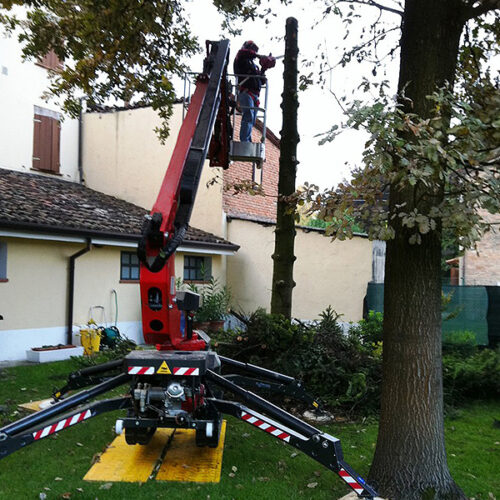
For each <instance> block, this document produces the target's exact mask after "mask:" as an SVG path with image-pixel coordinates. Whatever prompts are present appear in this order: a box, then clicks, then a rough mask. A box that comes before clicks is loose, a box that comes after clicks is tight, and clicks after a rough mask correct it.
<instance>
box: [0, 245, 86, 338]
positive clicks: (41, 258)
mask: <svg viewBox="0 0 500 500" xmlns="http://www.w3.org/2000/svg"><path fill="white" fill-rule="evenodd" d="M1 241H2V242H4V243H7V279H8V282H7V283H0V314H1V315H2V316H3V318H4V319H3V321H0V330H13V329H20V328H37V327H53V326H61V325H64V324H65V323H66V289H67V282H68V278H67V276H68V274H67V267H66V266H65V265H64V264H65V262H66V261H67V256H68V255H70V254H71V253H74V252H76V251H78V249H79V247H78V246H76V245H74V246H71V245H68V244H64V245H62V244H54V243H47V242H42V241H36V240H27V239H16V238H1Z"/></svg>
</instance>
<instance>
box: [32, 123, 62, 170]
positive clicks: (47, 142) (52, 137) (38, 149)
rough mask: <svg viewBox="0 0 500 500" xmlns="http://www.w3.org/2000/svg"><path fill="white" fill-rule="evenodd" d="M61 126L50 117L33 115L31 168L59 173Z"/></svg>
mask: <svg viewBox="0 0 500 500" xmlns="http://www.w3.org/2000/svg"><path fill="white" fill-rule="evenodd" d="M60 149H61V124H60V122H59V120H56V119H55V118H52V117H50V116H44V115H39V114H35V116H34V127H33V168H35V169H37V170H44V171H45V172H54V173H59V170H60Z"/></svg>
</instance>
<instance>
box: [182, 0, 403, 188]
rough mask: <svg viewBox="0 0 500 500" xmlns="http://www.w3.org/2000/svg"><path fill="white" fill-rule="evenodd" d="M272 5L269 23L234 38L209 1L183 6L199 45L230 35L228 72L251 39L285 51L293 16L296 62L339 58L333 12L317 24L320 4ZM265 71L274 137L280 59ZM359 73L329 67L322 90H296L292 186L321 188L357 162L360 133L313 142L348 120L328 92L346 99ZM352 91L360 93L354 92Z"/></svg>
mask: <svg viewBox="0 0 500 500" xmlns="http://www.w3.org/2000/svg"><path fill="white" fill-rule="evenodd" d="M273 4H275V5H276V7H273V8H274V11H275V13H276V14H277V16H276V17H271V16H269V18H268V21H269V22H268V24H266V23H265V21H264V20H259V21H255V22H250V21H249V22H246V23H245V24H244V25H243V26H242V27H241V28H242V34H241V36H238V37H231V36H228V34H227V33H223V32H222V30H221V28H220V26H221V22H222V19H223V18H222V16H221V15H220V14H219V13H218V12H217V10H216V9H215V7H214V6H213V4H212V2H211V1H210V0H196V1H194V2H192V3H189V4H188V6H187V9H186V10H187V13H188V15H189V18H190V24H191V27H192V32H193V33H194V34H196V35H197V37H198V39H199V41H200V43H201V44H203V45H204V41H205V40H207V39H209V40H217V39H220V38H229V39H230V44H231V62H230V64H231V71H232V61H233V59H234V56H235V55H236V52H237V51H238V49H239V48H240V47H241V45H242V44H243V42H244V41H246V40H254V41H255V42H256V43H257V45H258V46H259V53H262V54H268V53H272V54H273V55H274V56H278V55H282V54H284V47H285V44H284V39H283V38H284V34H285V21H286V18H287V17H295V18H296V19H297V20H298V25H299V28H298V29H299V31H298V44H299V61H301V60H302V59H304V58H306V59H309V60H312V59H316V60H317V58H318V56H319V55H320V54H321V53H322V52H323V53H325V57H326V59H327V60H328V61H329V63H330V64H331V65H333V64H334V63H335V62H336V61H338V60H339V59H340V56H341V51H340V50H338V51H335V46H336V45H337V44H341V43H342V39H343V37H344V35H345V29H344V26H343V23H341V21H340V20H339V19H338V18H337V17H336V16H333V15H330V16H329V17H328V19H327V20H326V21H324V22H321V23H319V24H317V21H318V20H319V19H321V17H322V9H320V5H321V4H322V2H317V3H316V2H307V4H306V3H305V2H294V4H297V5H295V6H286V7H285V6H282V5H281V4H280V3H279V2H278V1H277V0H273V1H272V2H271V5H273ZM298 4H301V5H306V7H299V6H298ZM318 4H320V5H318ZM360 9H361V10H363V9H365V8H362V7H361V8H360ZM375 11H377V12H375ZM377 13H378V10H377V9H372V8H368V10H365V12H363V16H364V17H363V21H364V24H365V25H366V24H367V23H368V21H369V20H370V19H373V15H376V14H377ZM389 16H390V14H389ZM392 17H393V18H392V19H391V18H388V19H387V21H397V19H394V16H392ZM202 60H203V55H201V54H200V55H199V56H197V57H194V58H192V59H191V60H190V61H188V64H189V66H190V68H191V70H193V71H199V70H200V69H201V67H202ZM300 66H301V67H300ZM310 71H311V68H309V67H304V66H303V65H301V64H299V73H303V74H308V73H310ZM266 74H267V77H268V81H269V97H268V107H267V125H268V127H269V128H270V129H271V130H272V131H273V132H274V133H275V134H276V135H277V136H278V137H279V133H280V130H281V125H282V116H281V108H280V104H281V93H282V91H283V59H280V60H278V62H277V64H276V67H275V68H273V69H271V70H268V71H267V73H266ZM363 76H366V77H370V78H371V79H373V78H372V75H371V66H368V65H364V66H363V65H361V64H358V63H357V62H353V63H351V64H350V65H349V67H348V68H346V69H342V68H340V67H338V68H336V69H335V70H334V71H332V72H331V73H330V74H329V78H328V82H327V85H326V87H325V88H323V89H321V88H320V87H319V86H318V85H314V86H311V87H310V88H309V89H307V90H305V91H303V92H300V93H299V122H298V128H299V134H300V143H299V146H298V160H299V162H300V163H299V166H298V171H297V185H300V184H303V183H304V182H309V183H313V184H316V185H318V186H319V187H320V188H321V189H326V188H329V187H332V186H335V185H337V184H338V183H339V182H340V181H342V180H343V179H344V178H349V177H350V175H349V172H350V168H351V167H352V166H355V165H360V163H361V158H362V151H363V145H364V143H365V141H366V140H367V135H366V134H365V133H363V132H359V131H354V130H348V131H345V132H343V133H342V134H341V135H340V136H339V137H338V138H337V139H336V140H335V141H334V142H333V143H327V144H325V145H322V146H319V145H318V141H319V138H318V137H315V136H317V135H318V134H321V133H323V132H325V131H327V130H329V129H330V128H331V127H332V126H333V125H334V124H339V123H341V122H342V121H345V120H346V118H347V117H346V116H345V115H344V113H343V112H342V109H341V107H340V106H339V105H338V103H337V102H336V99H335V97H334V95H333V94H332V93H331V91H333V92H334V93H335V95H336V96H337V97H338V98H340V97H341V96H344V95H345V96H347V98H348V100H350V99H352V98H353V92H355V91H356V88H357V86H358V85H359V83H360V82H361V80H362V78H363ZM388 77H390V78H392V80H393V81H395V79H396V78H397V65H396V62H394V63H392V64H390V65H389V69H388ZM355 95H356V97H359V93H358V94H355ZM365 98H366V96H365Z"/></svg>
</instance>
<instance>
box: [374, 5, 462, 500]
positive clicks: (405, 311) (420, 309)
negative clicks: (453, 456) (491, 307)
mask: <svg viewBox="0 0 500 500" xmlns="http://www.w3.org/2000/svg"><path fill="white" fill-rule="evenodd" d="M462 6H463V2H461V0H439V1H436V0H407V1H406V3H405V11H404V15H403V25H402V37H401V61H400V74H399V84H398V88H399V91H400V92H401V93H404V96H405V99H401V100H400V103H401V104H402V105H403V107H404V108H405V111H407V112H412V113H416V114H418V115H419V116H421V117H423V118H426V117H427V116H429V112H430V103H429V101H428V100H427V99H426V96H427V95H430V94H432V92H433V91H435V90H436V88H437V87H442V86H444V85H445V84H449V85H453V81H454V76H455V70H456V61H457V56H458V49H459V42H460V35H461V32H462V29H463V26H464V23H465V16H463V14H462V9H463V7H462ZM408 99H409V100H408ZM405 139H406V140H411V137H405ZM442 196H443V195H442V191H441V193H440V194H438V196H436V194H435V193H434V194H432V195H430V193H426V192H425V189H424V188H423V187H422V186H419V185H417V186H416V187H415V188H411V189H406V190H398V189H397V188H396V187H395V186H391V191H390V201H389V206H390V211H391V212H394V208H395V206H396V205H400V204H401V203H406V209H405V211H406V212H409V211H410V210H411V209H412V208H413V207H418V209H419V211H420V212H421V213H426V212H427V211H428V209H429V207H430V206H431V205H436V204H439V202H440V201H441V199H442ZM396 220H397V221H398V222H396V223H394V229H395V232H396V235H395V238H394V240H392V241H389V242H388V243H387V253H386V274H385V297H384V333H383V340H384V352H383V365H382V370H383V375H382V380H383V382H382V399H381V415H380V427H379V435H378V440H377V447H376V450H375V457H374V461H373V464H372V468H371V471H370V477H371V479H372V480H373V482H374V484H375V485H376V486H377V488H378V490H379V492H380V493H381V494H382V495H383V496H385V497H388V498H391V499H393V500H416V499H425V500H431V499H432V500H434V499H436V500H437V499H450V500H451V499H464V498H465V496H464V494H463V493H462V491H461V490H460V488H459V487H458V486H457V485H456V484H455V482H454V481H453V479H452V477H451V475H450V473H449V470H448V465H447V461H446V451H445V444H444V424H443V388H442V363H441V310H440V305H441V276H440V258H441V234H440V231H441V229H440V227H439V228H438V229H437V230H436V231H431V232H430V233H428V234H426V235H422V242H421V244H420V245H410V244H409V242H408V239H409V235H410V233H409V231H408V229H407V228H403V227H402V226H401V224H400V219H399V218H396Z"/></svg>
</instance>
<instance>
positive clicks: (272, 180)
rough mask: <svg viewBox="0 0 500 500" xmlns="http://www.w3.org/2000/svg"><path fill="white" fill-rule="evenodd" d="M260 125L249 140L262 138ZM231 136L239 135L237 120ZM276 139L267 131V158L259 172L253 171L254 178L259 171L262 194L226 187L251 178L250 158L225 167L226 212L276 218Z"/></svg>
mask: <svg viewBox="0 0 500 500" xmlns="http://www.w3.org/2000/svg"><path fill="white" fill-rule="evenodd" d="M259 128H260V127H259V126H256V127H254V129H253V132H252V142H260V140H261V138H262V134H261V131H260V130H259ZM234 137H235V138H237V137H239V123H236V124H235V130H234ZM279 154H280V152H279V139H278V138H277V137H276V136H275V135H274V134H273V133H272V132H271V131H270V130H267V134H266V161H265V162H264V165H263V167H262V173H260V172H256V176H257V178H258V177H260V175H262V184H261V185H262V188H263V190H264V194H265V195H264V196H261V195H254V196H252V195H250V194H247V193H238V194H235V191H234V189H229V190H227V189H228V187H230V186H232V185H234V184H235V183H239V182H241V181H243V180H252V179H253V174H254V172H253V170H254V166H253V164H252V163H250V162H234V163H232V164H231V166H230V167H229V169H227V170H225V171H224V195H223V207H224V211H225V212H226V214H227V215H229V216H231V215H232V216H234V217H243V218H250V219H257V220H262V221H269V222H275V221H276V201H277V196H278V172H279Z"/></svg>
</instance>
